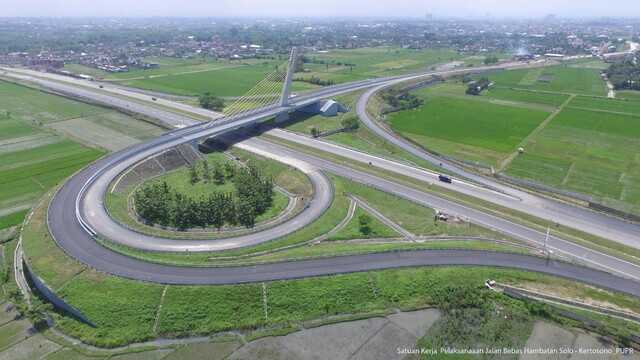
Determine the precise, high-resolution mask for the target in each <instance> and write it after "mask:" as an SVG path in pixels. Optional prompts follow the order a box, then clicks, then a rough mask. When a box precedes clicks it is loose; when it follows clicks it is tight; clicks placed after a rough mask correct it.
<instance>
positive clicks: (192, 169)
mask: <svg viewBox="0 0 640 360" xmlns="http://www.w3.org/2000/svg"><path fill="white" fill-rule="evenodd" d="M198 181H200V177H199V176H198V169H197V168H196V166H195V165H190V166H189V182H190V183H191V185H194V184H196V183H197V182H198Z"/></svg>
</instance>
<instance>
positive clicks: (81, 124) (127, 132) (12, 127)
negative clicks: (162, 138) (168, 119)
mask: <svg viewBox="0 0 640 360" xmlns="http://www.w3.org/2000/svg"><path fill="white" fill-rule="evenodd" d="M161 133H162V130H161V129H160V128H158V127H157V126H155V125H152V124H149V123H145V122H142V121H139V120H136V119H133V118H131V117H129V116H126V115H123V114H121V113H118V112H115V111H113V110H109V109H106V108H102V107H98V106H92V105H88V104H85V103H82V102H77V101H73V100H68V99H66V98H62V97H59V96H55V95H51V94H47V93H44V92H41V91H38V90H34V89H31V88H28V87H24V86H20V85H16V84H12V83H8V82H0V185H1V186H0V219H1V220H0V226H3V227H4V226H13V225H17V224H18V223H20V222H21V220H22V217H23V216H24V214H25V211H26V209H28V208H29V207H30V205H31V204H32V203H33V202H34V201H35V200H36V199H37V198H38V197H40V196H41V195H42V194H43V193H44V192H45V191H46V190H48V189H49V188H51V187H53V186H55V185H56V184H58V183H59V182H60V181H61V180H63V179H65V178H66V177H67V176H69V175H71V174H72V173H74V172H75V171H77V170H78V169H80V168H82V167H83V166H85V165H86V164H87V163H90V162H92V161H94V160H95V159H97V158H98V157H100V156H101V155H102V154H104V151H103V150H101V149H114V150H115V149H120V148H122V147H124V146H128V145H131V144H132V143H135V142H138V141H139V140H140V139H147V138H150V137H154V136H157V135H159V134H161ZM87 145H88V146H87Z"/></svg>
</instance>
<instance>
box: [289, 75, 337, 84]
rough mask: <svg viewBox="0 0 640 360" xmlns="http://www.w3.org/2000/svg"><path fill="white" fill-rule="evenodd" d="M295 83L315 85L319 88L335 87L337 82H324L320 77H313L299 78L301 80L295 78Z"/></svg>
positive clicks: (329, 80)
mask: <svg viewBox="0 0 640 360" xmlns="http://www.w3.org/2000/svg"><path fill="white" fill-rule="evenodd" d="M294 80H295V81H301V82H306V83H309V84H313V85H319V86H331V85H335V83H336V82H335V81H333V80H331V79H328V80H322V79H320V78H319V77H317V76H315V75H312V76H311V77H310V78H304V77H299V78H295V79H294Z"/></svg>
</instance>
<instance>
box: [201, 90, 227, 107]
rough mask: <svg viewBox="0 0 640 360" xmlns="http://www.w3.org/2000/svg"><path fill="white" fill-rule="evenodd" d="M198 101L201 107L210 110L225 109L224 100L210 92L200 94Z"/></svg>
mask: <svg viewBox="0 0 640 360" xmlns="http://www.w3.org/2000/svg"><path fill="white" fill-rule="evenodd" d="M198 101H199V102H200V106H201V107H203V108H205V109H208V110H213V111H222V109H224V101H223V100H222V99H220V98H219V97H217V96H215V95H213V94H211V93H210V92H206V93H204V94H202V95H200V97H199V98H198Z"/></svg>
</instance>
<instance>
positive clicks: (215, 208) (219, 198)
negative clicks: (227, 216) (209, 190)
mask: <svg viewBox="0 0 640 360" xmlns="http://www.w3.org/2000/svg"><path fill="white" fill-rule="evenodd" d="M224 206H225V204H224V194H220V193H216V194H213V195H211V196H209V199H208V200H207V209H208V212H207V223H208V224H209V225H211V226H213V227H215V228H216V229H218V231H220V229H222V226H223V225H224Z"/></svg>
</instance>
